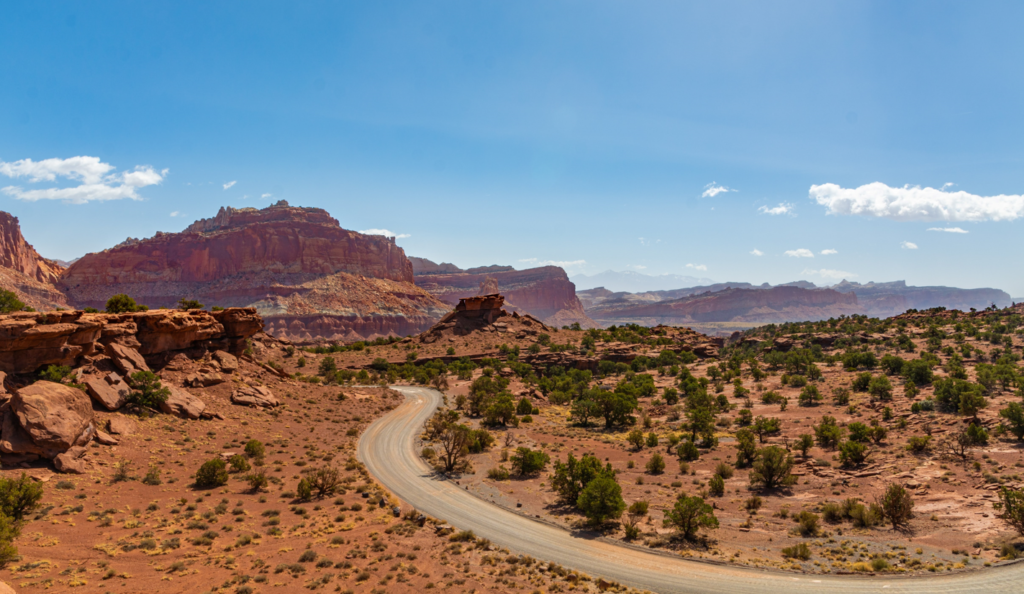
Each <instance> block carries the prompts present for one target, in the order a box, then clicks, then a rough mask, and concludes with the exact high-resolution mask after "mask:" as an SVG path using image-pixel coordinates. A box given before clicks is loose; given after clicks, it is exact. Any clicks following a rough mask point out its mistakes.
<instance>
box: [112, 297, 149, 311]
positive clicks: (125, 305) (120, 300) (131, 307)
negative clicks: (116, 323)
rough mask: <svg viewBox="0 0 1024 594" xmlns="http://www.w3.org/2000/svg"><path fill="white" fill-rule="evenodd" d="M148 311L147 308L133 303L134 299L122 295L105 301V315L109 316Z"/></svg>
mask: <svg viewBox="0 0 1024 594" xmlns="http://www.w3.org/2000/svg"><path fill="white" fill-rule="evenodd" d="M148 309H149V308H148V307H146V306H145V305H139V304H137V303H135V300H134V299H132V298H131V297H129V296H128V295H125V294H124V293H118V294H117V295H114V296H113V297H111V298H110V299H107V313H109V314H119V313H131V312H134V311H146V310H148Z"/></svg>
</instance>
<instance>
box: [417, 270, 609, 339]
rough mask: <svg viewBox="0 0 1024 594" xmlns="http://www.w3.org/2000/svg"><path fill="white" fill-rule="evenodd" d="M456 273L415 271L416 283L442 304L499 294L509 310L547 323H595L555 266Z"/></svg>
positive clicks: (566, 278) (591, 324)
mask: <svg viewBox="0 0 1024 594" xmlns="http://www.w3.org/2000/svg"><path fill="white" fill-rule="evenodd" d="M494 268H497V267H489V268H487V269H486V270H487V271H486V272H480V273H476V274H474V273H471V272H469V271H467V272H461V273H456V274H418V275H417V276H416V277H415V278H416V285H417V286H418V287H421V288H423V289H425V290H426V291H427V292H429V293H430V294H431V295H433V296H435V297H437V298H438V299H440V300H441V301H444V302H445V303H448V304H451V305H455V304H457V303H458V302H459V299H462V298H465V297H473V296H476V295H487V294H492V293H499V292H500V293H501V294H502V295H504V296H505V307H506V308H507V309H508V310H510V311H521V312H525V313H529V314H531V315H533V316H536V317H538V318H540V319H541V320H543V321H544V322H545V323H547V324H551V325H555V326H564V325H568V324H572V323H574V322H578V323H579V324H580V325H582V326H583V327H592V326H594V325H595V324H594V321H593V320H591V319H590V318H589V317H588V316H587V314H586V312H584V311H583V306H582V305H581V304H580V300H579V299H578V298H577V297H576V285H574V284H573V283H572V282H571V281H570V280H569V277H568V276H567V275H566V274H565V271H564V270H562V269H561V268H559V267H557V266H542V267H540V268H530V269H528V270H499V271H494Z"/></svg>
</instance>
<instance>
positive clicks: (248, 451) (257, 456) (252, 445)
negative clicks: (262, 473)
mask: <svg viewBox="0 0 1024 594" xmlns="http://www.w3.org/2000/svg"><path fill="white" fill-rule="evenodd" d="M245 455H246V456H249V457H250V458H252V459H253V460H256V461H258V462H257V466H259V462H261V461H262V460H263V458H264V457H265V456H266V455H267V448H266V447H264V445H263V442H261V441H259V440H257V439H250V440H249V441H248V442H247V443H246V444H245Z"/></svg>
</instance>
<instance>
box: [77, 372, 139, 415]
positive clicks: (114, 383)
mask: <svg viewBox="0 0 1024 594" xmlns="http://www.w3.org/2000/svg"><path fill="white" fill-rule="evenodd" d="M85 390H86V392H88V393H89V397H90V398H92V399H93V400H95V401H96V402H98V403H100V404H101V405H102V406H103V408H105V409H107V410H117V409H119V408H121V407H122V406H124V403H125V402H127V401H128V395H129V394H131V388H130V387H128V384H127V383H125V381H124V380H122V379H121V376H119V375H117V374H116V373H110V374H108V375H107V376H106V377H103V378H90V379H87V380H85Z"/></svg>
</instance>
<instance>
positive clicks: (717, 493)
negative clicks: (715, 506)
mask: <svg viewBox="0 0 1024 594" xmlns="http://www.w3.org/2000/svg"><path fill="white" fill-rule="evenodd" d="M708 494H709V495H711V496H712V497H721V496H722V495H725V479H723V478H722V477H721V476H719V475H717V474H716V475H714V476H712V477H711V479H709V480H708Z"/></svg>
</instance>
